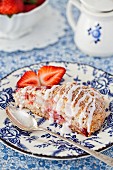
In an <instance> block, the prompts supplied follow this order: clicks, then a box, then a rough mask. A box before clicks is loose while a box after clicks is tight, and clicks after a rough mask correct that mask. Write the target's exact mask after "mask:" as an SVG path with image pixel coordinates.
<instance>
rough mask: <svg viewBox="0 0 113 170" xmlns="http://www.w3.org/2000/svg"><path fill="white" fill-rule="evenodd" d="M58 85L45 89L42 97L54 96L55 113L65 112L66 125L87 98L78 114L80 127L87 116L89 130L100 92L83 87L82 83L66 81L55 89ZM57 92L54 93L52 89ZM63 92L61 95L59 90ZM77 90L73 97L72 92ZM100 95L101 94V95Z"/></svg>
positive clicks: (88, 130)
mask: <svg viewBox="0 0 113 170" xmlns="http://www.w3.org/2000/svg"><path fill="white" fill-rule="evenodd" d="M57 88H58V86H53V87H52V88H51V89H48V90H46V92H45V95H44V99H46V100H47V99H49V98H51V97H52V96H54V101H55V103H56V105H55V108H54V109H55V110H56V111H57V113H59V114H60V112H61V111H62V109H63V111H64V112H65V115H66V123H67V124H68V126H69V125H70V124H71V120H72V117H74V116H76V115H77V114H78V112H79V110H80V109H81V106H80V105H81V103H82V102H83V101H84V100H86V98H88V100H87V102H86V103H85V106H84V109H83V110H82V112H80V114H79V116H78V123H79V126H80V127H81V128H82V127H83V124H84V121H83V120H84V118H87V119H86V120H87V122H86V124H87V132H90V126H91V122H92V118H93V114H94V112H95V109H96V102H95V99H96V98H100V96H101V94H100V93H98V92H96V91H95V90H94V89H93V88H88V89H87V88H84V86H83V85H77V84H76V83H72V82H68V83H66V84H64V85H63V86H62V87H61V88H59V89H58V90H57ZM55 90H56V91H57V93H56V94H55V95H54V91H55ZM62 90H63V94H62V95H61V93H62V92H61V91H62ZM75 91H77V94H76V96H74V98H73V93H74V92H75ZM81 93H84V94H83V96H82V97H80V98H79V95H80V94H81ZM101 97H102V96H101Z"/></svg>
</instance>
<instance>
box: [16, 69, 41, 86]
mask: <svg viewBox="0 0 113 170" xmlns="http://www.w3.org/2000/svg"><path fill="white" fill-rule="evenodd" d="M29 85H32V86H38V85H39V80H38V76H37V74H36V73H35V72H33V71H26V72H25V73H24V75H23V76H22V77H21V78H20V80H19V81H18V82H17V87H19V88H22V87H26V86H29Z"/></svg>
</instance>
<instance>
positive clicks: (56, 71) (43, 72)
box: [38, 66, 66, 86]
mask: <svg viewBox="0 0 113 170" xmlns="http://www.w3.org/2000/svg"><path fill="white" fill-rule="evenodd" d="M65 72H66V69H65V68H63V67H57V66H43V67H41V68H40V70H39V71H38V77H39V81H40V84H41V85H43V86H53V85H56V84H58V83H59V82H60V80H61V79H62V77H63V75H64V74H65Z"/></svg>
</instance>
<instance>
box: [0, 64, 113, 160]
mask: <svg viewBox="0 0 113 170" xmlns="http://www.w3.org/2000/svg"><path fill="white" fill-rule="evenodd" d="M44 63H45V64H49V63H59V64H61V63H64V64H65V63H66V64H76V65H83V66H87V67H90V68H94V69H97V70H98V71H102V72H103V73H106V74H108V75H110V76H113V74H111V73H108V72H107V71H104V70H102V69H99V68H97V67H95V66H92V65H89V64H85V63H80V62H68V61H61V62H60V61H45V62H37V63H35V64H30V65H26V66H23V67H20V68H17V69H15V70H13V71H11V72H10V73H8V74H7V75H6V76H4V77H3V78H1V79H0V82H1V81H2V80H4V79H5V78H7V77H8V76H10V75H11V74H13V73H14V72H16V71H19V70H21V69H24V68H30V67H32V66H35V65H38V64H44ZM1 87H2V86H1ZM0 141H1V142H2V143H3V144H5V145H6V146H7V147H10V148H11V149H13V150H14V151H19V152H20V153H22V154H25V155H28V156H31V157H35V158H40V159H47V160H55V159H56V160H74V159H79V158H85V157H88V156H90V154H88V153H86V152H85V153H82V154H81V155H72V156H52V155H43V154H37V153H32V152H30V151H26V150H24V149H21V148H19V147H17V146H15V145H13V144H12V143H10V142H8V141H6V140H5V139H3V138H1V137H0ZM112 146H113V143H109V144H107V145H106V146H104V147H102V148H100V149H98V150H95V151H98V152H101V151H105V150H106V149H109V148H110V147H112Z"/></svg>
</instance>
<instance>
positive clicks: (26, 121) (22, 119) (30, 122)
mask: <svg viewBox="0 0 113 170" xmlns="http://www.w3.org/2000/svg"><path fill="white" fill-rule="evenodd" d="M6 113H7V115H8V117H9V119H10V120H11V121H12V122H13V124H15V125H16V126H17V127H19V128H20V129H22V130H26V131H34V130H42V131H45V132H47V133H49V134H50V135H53V136H56V137H58V138H59V139H62V140H64V141H66V142H68V143H70V144H72V145H74V146H76V147H78V148H80V149H82V150H84V151H85V152H87V153H89V154H90V155H92V156H94V157H96V158H98V159H99V160H101V161H103V162H105V163H106V164H108V165H109V166H113V158H110V157H108V156H106V155H104V154H102V153H100V152H97V151H94V150H91V149H89V148H87V147H85V146H82V145H80V144H78V143H75V142H73V141H71V140H69V139H67V138H65V137H63V136H61V135H58V134H56V133H55V132H51V131H49V130H47V129H45V128H43V127H39V126H38V125H37V121H36V120H35V118H34V117H33V116H31V115H29V114H28V113H27V112H26V111H25V110H24V109H19V108H17V107H15V106H12V105H9V106H8V107H7V108H6Z"/></svg>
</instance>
